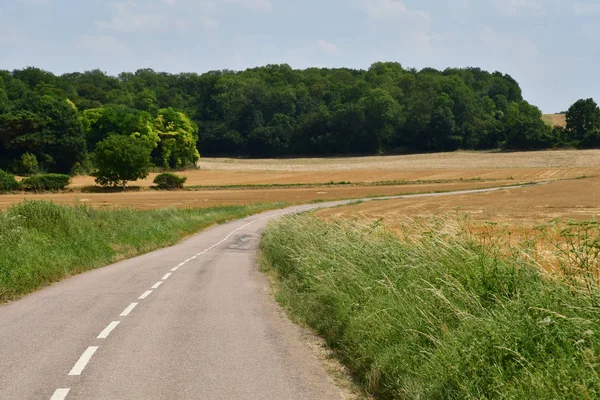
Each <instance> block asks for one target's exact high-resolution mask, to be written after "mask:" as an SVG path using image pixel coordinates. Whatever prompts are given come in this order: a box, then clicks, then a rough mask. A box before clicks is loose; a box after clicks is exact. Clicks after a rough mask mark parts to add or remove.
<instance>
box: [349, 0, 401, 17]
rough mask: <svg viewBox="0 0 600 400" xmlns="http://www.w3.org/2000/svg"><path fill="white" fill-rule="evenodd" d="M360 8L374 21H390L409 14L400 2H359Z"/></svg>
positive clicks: (393, 0)
mask: <svg viewBox="0 0 600 400" xmlns="http://www.w3.org/2000/svg"><path fill="white" fill-rule="evenodd" d="M358 7H359V8H360V9H361V10H363V11H364V12H366V13H367V14H368V15H369V17H371V18H373V19H389V18H395V17H398V16H401V15H404V14H406V13H407V12H408V9H407V8H406V5H405V4H404V2H402V1H400V0H358Z"/></svg>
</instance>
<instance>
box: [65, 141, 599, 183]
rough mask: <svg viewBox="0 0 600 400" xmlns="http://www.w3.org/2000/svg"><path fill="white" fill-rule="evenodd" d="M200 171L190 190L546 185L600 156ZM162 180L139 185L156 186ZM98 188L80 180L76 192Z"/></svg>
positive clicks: (215, 163)
mask: <svg viewBox="0 0 600 400" xmlns="http://www.w3.org/2000/svg"><path fill="white" fill-rule="evenodd" d="M198 165H199V168H200V169H199V170H190V171H184V172H179V173H178V174H179V175H184V176H186V177H187V178H188V181H187V182H186V185H187V186H228V185H277V184H278V185H286V184H322V183H328V182H352V183H365V184H369V183H374V182H382V181H417V180H435V181H440V180H444V181H446V180H457V179H482V180H505V179H514V180H516V181H541V180H552V179H565V178H574V177H578V176H582V175H587V176H590V175H600V150H585V151H574V150H573V151H572V150H561V151H540V152H528V153H491V152H454V153H436V154H418V155H406V156H382V157H353V158H349V157H345V158H298V159H262V160H246V159H224V158H203V159H202V160H201V161H200V162H199V164H198ZM155 176H156V174H151V175H150V176H149V177H148V179H146V180H141V181H138V182H136V183H135V185H139V186H142V187H148V186H152V181H153V180H154V177H155ZM92 185H94V178H92V177H89V176H79V177H75V178H74V179H73V184H72V185H71V187H74V188H78V187H84V186H92Z"/></svg>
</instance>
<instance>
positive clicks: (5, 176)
mask: <svg viewBox="0 0 600 400" xmlns="http://www.w3.org/2000/svg"><path fill="white" fill-rule="evenodd" d="M20 188H21V185H19V182H17V180H16V179H15V176H14V175H13V174H9V173H8V172H4V171H2V170H1V169H0V193H6V192H12V191H13V190H19V189H20Z"/></svg>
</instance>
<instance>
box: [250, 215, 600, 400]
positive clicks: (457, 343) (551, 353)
mask: <svg viewBox="0 0 600 400" xmlns="http://www.w3.org/2000/svg"><path fill="white" fill-rule="evenodd" d="M471 228H472V227H471V225H470V224H469V223H468V221H467V220H464V219H462V218H450V219H448V218H437V219H429V220H417V221H415V220H412V222H410V223H405V224H401V223H398V224H397V225H396V229H390V228H389V224H383V223H382V221H381V220H375V221H365V220H359V219H340V220H329V221H324V220H322V219H319V218H317V217H315V216H313V215H311V214H303V215H298V216H293V217H288V218H285V219H283V220H280V221H278V222H276V223H274V224H272V225H271V226H270V227H269V228H268V229H267V231H266V232H265V235H264V238H263V242H262V255H261V260H262V267H263V269H264V270H265V271H267V272H268V273H270V274H272V275H273V276H274V279H275V282H276V296H277V299H278V300H279V301H280V302H281V304H282V305H283V306H284V307H285V308H286V309H287V310H288V311H289V313H290V314H291V316H292V317H294V318H295V319H296V320H298V321H299V322H301V323H303V324H306V325H308V326H310V327H312V328H313V329H314V330H315V331H317V332H318V333H319V334H320V335H321V336H323V337H324V338H325V339H326V340H327V343H328V344H329V346H331V348H332V349H333V350H334V351H335V353H336V354H337V355H338V356H339V358H340V359H341V360H342V362H343V363H344V364H345V365H346V366H347V367H348V368H349V369H350V370H351V371H352V372H353V373H354V375H355V378H356V380H357V382H358V383H359V384H360V385H361V386H362V387H363V388H364V389H365V390H366V391H367V392H368V393H370V394H372V395H374V396H375V397H376V398H381V399H440V400H441V399H482V398H484V399H591V398H598V397H599V396H600V377H599V376H598V374H599V373H600V360H599V355H600V318H599V317H600V289H599V286H598V284H599V283H600V281H599V279H600V276H599V272H598V271H599V270H598V257H599V255H600V239H599V237H600V226H599V225H598V223H597V222H593V221H591V222H579V223H570V224H549V225H547V226H544V227H542V228H540V229H539V234H538V235H529V236H528V237H527V238H526V240H523V241H518V243H517V241H516V240H515V238H512V241H511V238H510V236H508V237H506V236H505V239H506V240H504V239H499V237H500V236H498V235H495V234H489V235H474V234H473V231H472V229H471ZM542 241H543V242H544V243H546V244H549V245H550V246H549V247H548V246H541V247H540V244H541V243H542ZM549 254H550V255H551V256H550V257H548V255H549ZM540 255H544V257H540ZM544 263H545V264H544ZM542 264H544V265H542Z"/></svg>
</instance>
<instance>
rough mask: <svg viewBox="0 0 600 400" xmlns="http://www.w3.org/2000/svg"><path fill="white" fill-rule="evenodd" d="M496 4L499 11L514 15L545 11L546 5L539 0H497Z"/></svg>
mask: <svg viewBox="0 0 600 400" xmlns="http://www.w3.org/2000/svg"><path fill="white" fill-rule="evenodd" d="M495 5H496V9H497V10H498V11H500V12H502V13H504V14H508V15H512V16H518V15H521V14H524V13H525V14H531V13H534V14H542V13H544V12H545V7H544V6H543V5H542V2H541V1H539V0H495Z"/></svg>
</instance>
